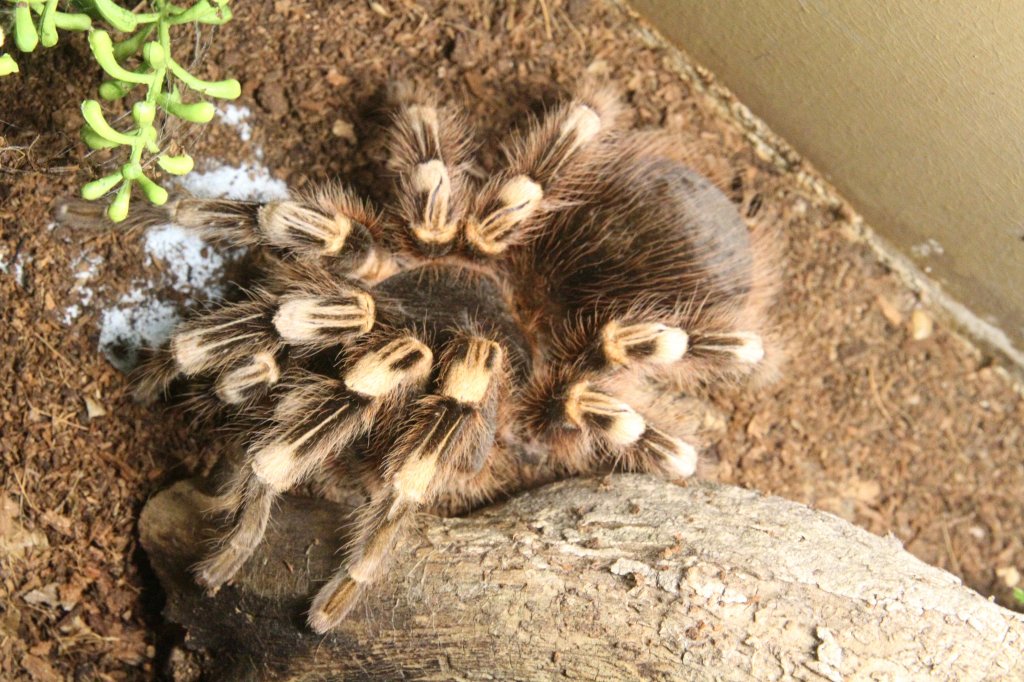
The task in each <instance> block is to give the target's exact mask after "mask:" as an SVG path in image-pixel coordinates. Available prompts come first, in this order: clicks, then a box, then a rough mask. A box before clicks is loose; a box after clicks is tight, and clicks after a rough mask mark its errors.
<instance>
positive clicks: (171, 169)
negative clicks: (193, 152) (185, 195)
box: [156, 154, 195, 175]
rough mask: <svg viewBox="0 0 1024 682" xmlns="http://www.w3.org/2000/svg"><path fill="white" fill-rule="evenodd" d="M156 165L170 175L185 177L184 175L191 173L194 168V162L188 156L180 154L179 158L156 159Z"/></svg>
mask: <svg viewBox="0 0 1024 682" xmlns="http://www.w3.org/2000/svg"><path fill="white" fill-rule="evenodd" d="M156 163H157V165H158V166H160V167H161V168H163V169H164V170H165V171H167V172H168V173H170V174H171V175H185V174H186V173H191V172H192V168H193V167H194V166H195V162H194V161H193V160H192V157H191V156H189V155H188V154H182V155H180V156H161V157H159V158H157V160H156Z"/></svg>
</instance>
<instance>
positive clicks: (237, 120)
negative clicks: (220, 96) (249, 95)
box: [217, 104, 252, 142]
mask: <svg viewBox="0 0 1024 682" xmlns="http://www.w3.org/2000/svg"><path fill="white" fill-rule="evenodd" d="M250 116H252V110H250V109H249V107H240V106H237V105H235V104H225V105H224V106H223V107H221V108H220V109H217V118H219V119H220V121H221V123H223V124H224V125H227V126H231V127H232V128H234V129H235V130H237V131H238V138H239V139H240V140H242V142H248V141H249V140H251V139H252V126H251V125H249V122H248V121H249V117H250Z"/></svg>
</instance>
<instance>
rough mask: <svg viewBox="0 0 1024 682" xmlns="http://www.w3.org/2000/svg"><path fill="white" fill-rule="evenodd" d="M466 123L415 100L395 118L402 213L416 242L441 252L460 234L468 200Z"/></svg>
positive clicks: (395, 161) (393, 146)
mask: <svg viewBox="0 0 1024 682" xmlns="http://www.w3.org/2000/svg"><path fill="white" fill-rule="evenodd" d="M465 128H466V126H465V124H463V123H462V122H461V121H460V120H458V119H457V118H455V117H453V116H452V115H450V114H449V113H447V112H445V111H442V110H439V109H438V108H437V107H436V106H434V105H432V104H429V103H426V102H422V101H412V102H410V103H408V104H406V105H405V106H404V107H403V108H402V109H401V110H400V111H399V112H398V115H397V116H396V117H395V121H394V129H393V134H392V139H391V160H390V163H389V165H390V166H391V167H392V169H393V170H395V171H396V172H397V173H398V174H399V177H398V193H399V212H400V215H401V218H402V220H403V221H404V222H405V223H406V224H407V225H408V228H409V230H410V232H411V234H412V236H413V238H414V239H415V240H416V242H417V243H418V244H419V245H420V246H422V247H425V248H427V249H428V250H430V251H431V252H436V251H439V250H445V249H446V248H447V247H448V246H449V245H450V244H451V242H452V241H453V240H454V239H455V237H456V235H457V233H458V219H459V214H460V213H461V212H462V204H463V203H464V201H465V198H464V196H463V194H464V189H463V188H464V185H465V179H464V177H463V166H464V164H465V162H466V159H467V150H466V144H465V139H466V131H465Z"/></svg>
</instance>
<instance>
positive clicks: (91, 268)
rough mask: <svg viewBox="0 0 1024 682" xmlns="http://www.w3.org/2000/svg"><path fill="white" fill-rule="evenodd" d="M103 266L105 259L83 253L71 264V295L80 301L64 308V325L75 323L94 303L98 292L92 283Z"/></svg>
mask: <svg viewBox="0 0 1024 682" xmlns="http://www.w3.org/2000/svg"><path fill="white" fill-rule="evenodd" d="M102 264H103V257H102V256H98V255H96V254H91V253H83V254H81V255H79V256H78V257H77V258H75V259H74V260H73V261H72V262H71V280H72V282H73V284H72V285H71V294H72V295H73V296H77V297H78V301H77V302H75V303H72V304H71V305H69V306H67V307H65V308H64V317H63V322H64V324H66V325H70V324H71V323H73V322H74V321H75V320H77V319H78V318H79V317H80V316H81V315H82V312H83V308H86V307H88V306H89V305H90V304H91V303H92V301H93V298H94V297H95V295H96V291H95V289H93V287H92V284H91V283H92V282H93V280H95V279H96V276H97V275H98V274H99V271H100V266H101V265H102Z"/></svg>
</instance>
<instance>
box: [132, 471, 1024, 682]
mask: <svg viewBox="0 0 1024 682" xmlns="http://www.w3.org/2000/svg"><path fill="white" fill-rule="evenodd" d="M205 498H206V496H205V495H204V494H203V493H202V492H201V491H200V489H199V487H198V484H197V483H196V482H194V481H184V482H181V483H178V484H176V485H175V486H173V487H171V488H170V489H168V490H165V491H164V492H162V493H160V494H159V495H157V496H156V497H154V498H153V499H152V500H151V501H150V502H149V503H148V504H147V505H146V508H145V509H144V511H143V513H142V519H141V522H140V531H141V535H142V543H143V546H144V547H145V549H146V551H147V552H148V553H149V557H150V561H151V563H152V565H153V568H154V569H155V570H156V572H157V575H158V576H159V578H160V581H161V583H162V584H163V586H164V588H165V590H166V591H167V606H166V609H165V615H166V616H167V618H168V619H169V620H171V621H173V622H175V623H180V624H181V625H182V626H184V627H185V628H186V630H187V633H188V640H187V641H188V644H189V646H191V647H195V648H205V649H209V650H212V651H213V652H215V653H216V658H217V660H218V661H221V666H222V668H221V669H220V670H217V671H207V672H208V673H210V674H212V675H213V676H215V678H216V679H246V678H252V677H257V678H269V677H279V678H281V679H293V680H306V679H310V680H312V679H324V676H328V677H330V678H332V679H334V678H338V679H340V678H344V679H349V678H350V677H351V678H356V679H372V678H385V679H396V678H399V677H401V678H402V679H465V680H469V679H513V678H514V679H538V678H543V679H548V678H550V677H552V676H556V675H562V676H565V677H567V678H570V679H577V678H580V679H588V680H635V679H666V680H668V679H694V678H700V679H721V680H763V679H780V678H784V679H794V678H795V679H808V680H820V679H823V680H840V679H844V678H846V679H850V678H856V679H864V678H868V679H875V677H872V675H874V676H877V677H878V678H879V679H904V678H916V677H918V676H920V677H926V678H928V679H956V680H967V679H984V678H992V679H1006V678H1013V679H1024V653H1022V652H1024V618H1022V617H1021V616H1020V615H1019V614H1014V613H1012V612H1011V611H1008V610H1006V609H1003V608H1001V607H999V606H997V605H995V604H993V603H991V602H989V601H987V600H986V599H984V598H982V597H981V596H980V595H978V594H976V593H974V592H972V591H970V590H968V589H966V588H964V587H963V586H961V585H960V581H959V580H958V579H957V578H955V577H953V576H952V575H950V574H948V573H945V572H944V571H941V570H939V569H936V568H932V567H930V566H927V565H925V564H923V563H922V562H920V561H918V560H917V559H915V558H914V557H912V556H911V555H909V554H908V553H906V552H905V551H903V549H902V547H901V546H900V544H899V542H898V541H896V540H895V539H892V538H879V537H876V536H874V535H871V534H869V533H867V532H865V531H864V530H861V529H859V528H856V527H854V526H852V525H850V524H848V523H846V522H845V521H843V520H841V519H838V518H836V517H834V516H831V515H828V514H824V513H820V512H816V511H813V510H810V509H808V508H806V507H803V506H801V505H798V504H795V503H792V502H788V501H784V500H781V499H778V498H772V497H764V496H761V495H758V494H757V493H754V492H750V491H746V490H741V489H738V488H732V487H723V486H715V485H710V484H695V485H691V486H689V487H686V488H681V487H677V486H672V485H669V484H666V483H664V482H662V481H659V480H656V479H654V478H650V477H645V476H612V477H608V478H604V479H576V480H571V481H566V482H563V483H557V484H553V485H549V486H546V487H543V488H540V489H538V490H535V491H533V492H530V493H526V494H523V495H521V496H519V497H516V498H513V499H512V500H510V501H508V502H505V503H502V504H499V505H496V506H493V507H490V508H487V509H484V510H482V511H480V512H478V513H476V514H474V515H472V516H470V517H468V518H455V519H439V518H436V517H429V516H424V517H422V518H420V519H419V522H418V532H417V533H416V534H414V535H413V536H412V537H411V538H410V543H409V549H408V551H406V552H403V553H401V555H402V558H400V559H399V560H398V563H397V565H396V566H395V568H394V570H393V571H392V572H391V574H390V576H389V577H388V578H387V579H386V580H384V581H383V582H381V583H380V584H379V585H378V586H377V587H376V589H375V590H373V591H372V593H371V594H370V595H369V596H368V598H367V599H366V601H365V603H364V604H363V605H362V606H361V607H357V609H356V611H355V612H354V614H353V616H352V617H350V619H349V620H348V621H347V622H346V623H344V624H343V626H342V627H341V629H340V630H339V631H338V632H337V633H336V634H333V635H330V636H328V637H323V638H322V637H319V636H317V635H315V634H313V633H312V632H311V631H309V630H308V629H307V628H306V626H305V623H304V618H305V615H304V611H305V609H306V608H307V607H308V604H309V600H310V598H311V596H312V594H313V592H314V591H315V589H316V586H317V585H318V584H320V582H321V581H323V580H324V579H326V577H327V576H328V575H329V574H330V572H331V571H332V570H333V569H334V568H335V566H336V565H337V564H338V562H339V561H340V558H341V557H340V555H339V554H337V551H336V550H337V548H338V547H339V546H341V543H342V542H343V540H344V530H343V529H342V528H340V527H342V526H344V525H345V523H346V520H347V518H348V513H349V511H350V510H349V509H345V508H343V507H340V506H338V505H335V504H333V503H330V502H326V501H322V500H308V499H299V498H292V497H289V498H286V499H285V500H284V502H283V503H282V504H281V505H280V506H279V508H278V509H277V510H276V511H275V514H274V520H273V521H272V527H271V529H270V531H269V532H268V534H267V538H266V541H265V542H264V543H263V544H262V545H261V547H260V549H259V550H258V551H257V554H256V555H255V556H254V557H253V559H251V560H250V561H249V563H248V564H246V566H245V567H244V568H243V569H242V571H241V572H240V573H239V574H238V576H236V579H235V581H234V583H233V584H232V585H229V586H227V587H225V588H223V589H222V590H221V591H220V592H219V593H218V594H217V595H216V596H215V597H208V596H206V595H204V594H202V592H201V591H200V590H199V589H198V588H197V587H196V585H195V583H194V582H193V580H192V578H191V577H190V575H189V574H188V572H187V569H188V567H189V566H190V565H191V564H193V563H194V562H195V561H196V560H198V559H199V558H200V554H201V553H202V551H203V543H202V538H204V537H206V533H207V532H208V523H207V522H206V521H205V520H204V519H203V517H202V515H201V513H200V512H199V509H201V508H202V507H203V506H204V504H205V503H206V501H207V500H206V499H205Z"/></svg>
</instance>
